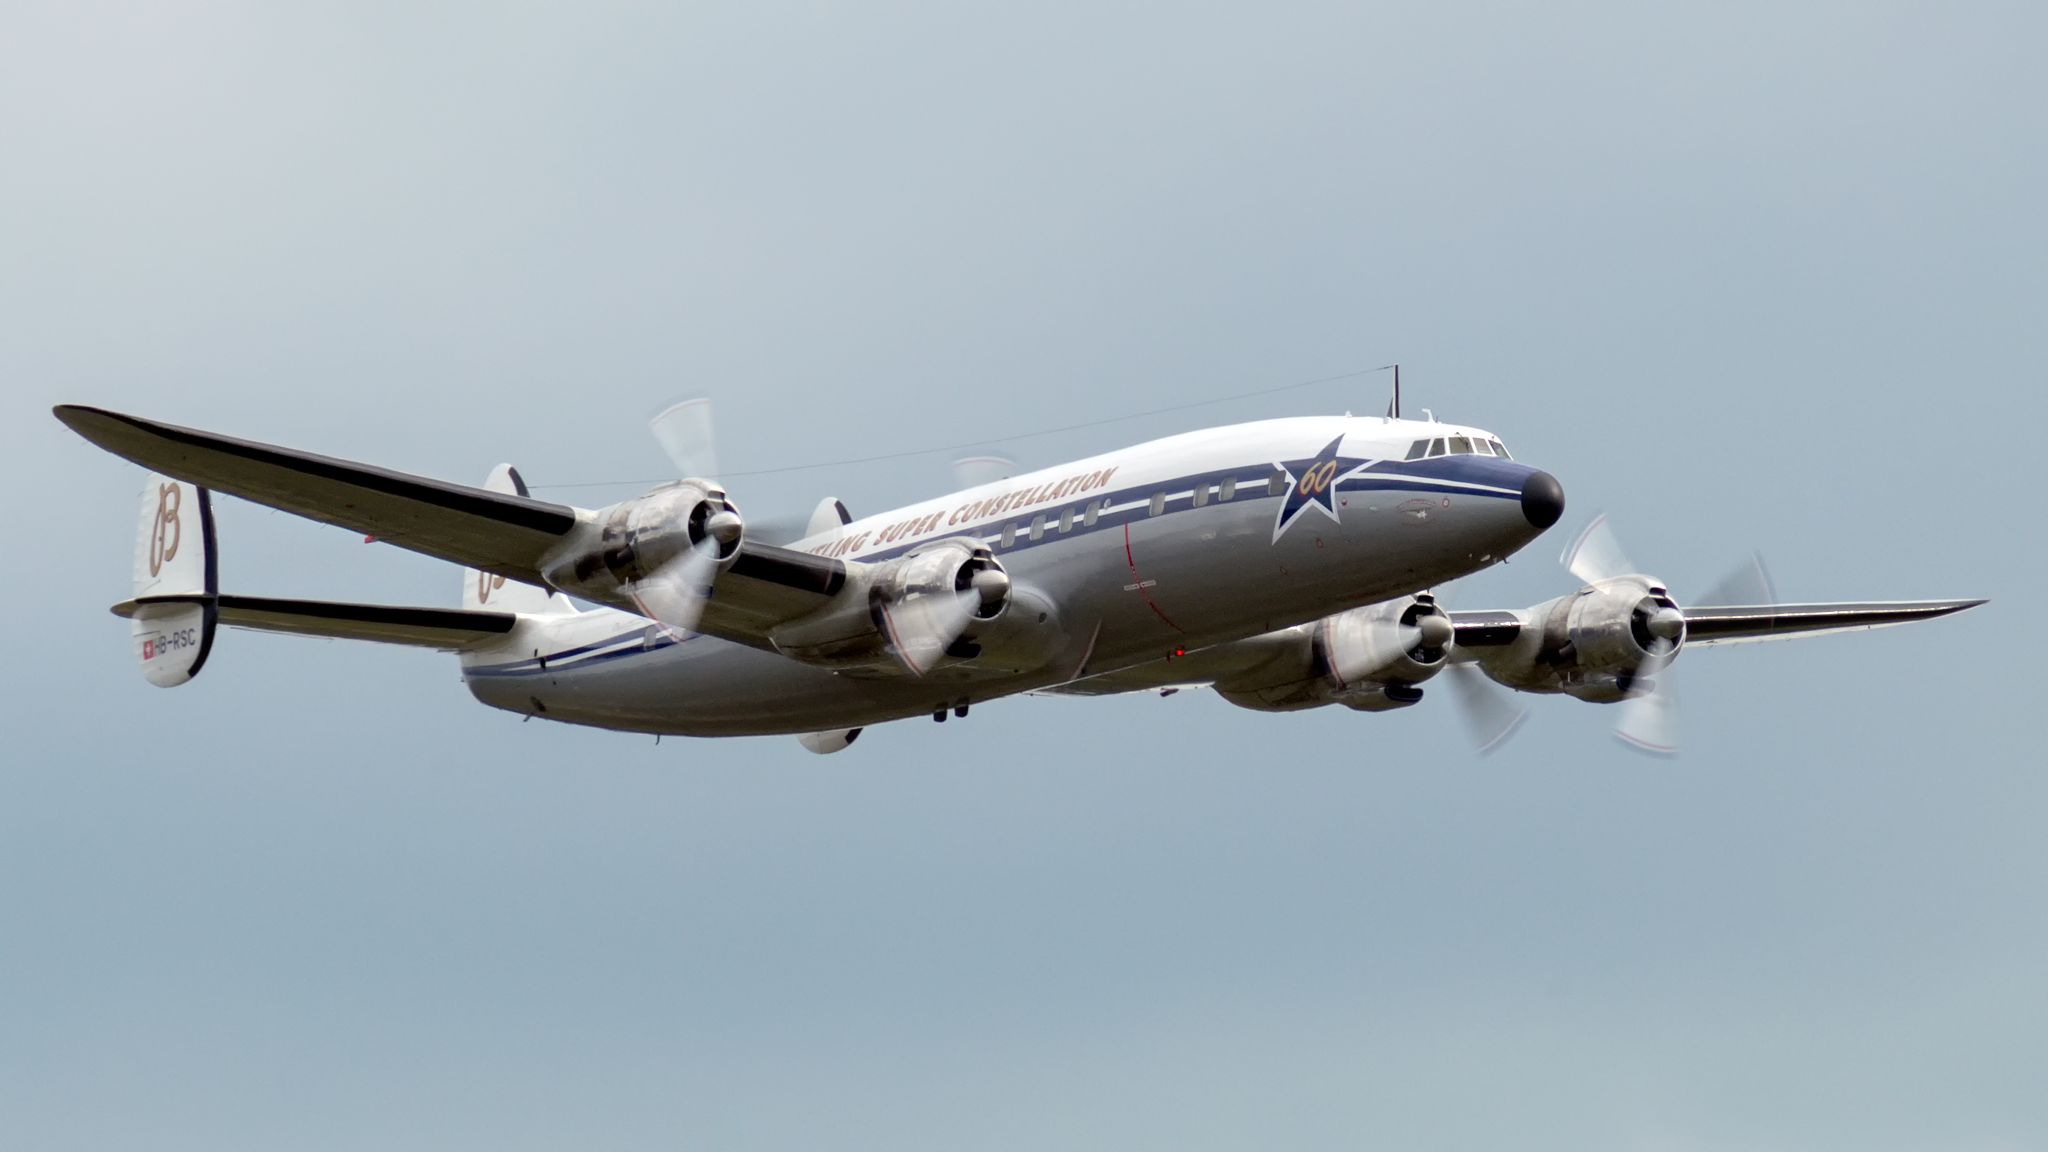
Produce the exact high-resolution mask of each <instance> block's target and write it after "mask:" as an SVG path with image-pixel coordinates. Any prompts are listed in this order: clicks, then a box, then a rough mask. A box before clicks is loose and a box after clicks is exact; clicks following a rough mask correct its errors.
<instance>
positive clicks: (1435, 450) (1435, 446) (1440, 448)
mask: <svg viewBox="0 0 2048 1152" xmlns="http://www.w3.org/2000/svg"><path fill="white" fill-rule="evenodd" d="M1429 454H1430V455H1431V456H1441V455H1443V454H1444V438H1443V437H1441V436H1439V437H1437V438H1436V439H1434V440H1431V441H1430V442H1429Z"/></svg>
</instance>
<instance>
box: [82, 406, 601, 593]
mask: <svg viewBox="0 0 2048 1152" xmlns="http://www.w3.org/2000/svg"><path fill="white" fill-rule="evenodd" d="M55 411H56V414H57V419H59V420H62V421H63V422H64V423H65V424H66V425H67V426H69V427H70V428H71V430H72V431H74V432H76V433H78V434H79V435H80V436H83V437H85V438H86V439H87V440H90V441H92V442H93V443H94V444H97V445H99V446H100V447H102V448H105V449H106V450H107V451H109V452H112V453H113V454H114V455H116V456H123V457H126V458H128V459H130V460H133V461H135V462H136V463H137V464H141V465H142V466H144V467H146V468H152V469H155V470H156V471H158V472H162V473H163V474H164V475H166V476H171V477H175V478H177V479H179V480H184V481H187V482H189V483H192V484H196V485H198V486H200V487H202V488H210V489H212V490H213V491H215V492H225V493H227V494H229V495H231V496H240V497H242V498H243V499H245V500H252V501H254V502H256V503H258V504H262V505H265V506H268V507H271V508H276V509H280V510H282V511H285V512H290V513H292V514H293V515H296V516H304V517H305V518H307V519H308V520H317V521H319V522H320V523H322V524H333V525H336V526H338V527H342V528H347V529H349V530H350V531H352V532H362V533H365V534H367V535H372V536H375V537H376V538H377V539H379V540H382V541H384V542H386V543H390V544H396V545H398V546H399V547H401V548H409V549H411V550H412V551H414V552H424V553H426V554H427V555H429V556H434V557H438V558H440V559H442V560H448V561H451V562H453V563H456V564H460V565H462V566H463V567H465V568H479V569H482V570H484V571H486V572H495V573H497V574H499V575H501V576H504V577H506V578H508V579H512V580H522V581H525V582H526V583H529V584H541V585H545V583H546V582H545V581H544V580H542V579H541V576H540V568H539V565H540V559H541V557H542V556H544V555H545V554H546V553H547V551H548V550H549V549H550V548H553V547H554V546H555V545H556V544H557V543H559V542H560V541H561V539H562V538H563V537H564V536H566V535H568V534H569V533H570V532H572V531H574V530H575V528H576V525H577V515H576V509H574V508H571V507H568V506H567V505H563V504H550V503H548V502H547V501H545V500H535V499H532V498H531V497H527V496H516V495H513V494H511V493H509V492H487V491H485V490H484V489H482V488H471V487H468V486H467V485H462V484H450V483H447V482H446V481H442V480H429V479H427V478H425V477H423V476H410V475H407V474H406V473H404V472H393V471H390V470H388V469H384V468H375V467H371V466H370V465H367V464H356V463H352V462H350V461H347V460H336V459H334V458H332V457H329V456H316V455H314V454H313V453H311V452H298V451H294V450H292V449H289V448H277V447H273V446H271V445H268V444H257V443H254V442H252V441H248V440H237V439H234V438H233V437H230V436H219V435H215V434H214V433H211V432H201V431H198V430H196V429H192V428H180V427H178V426H176V425H174V424H159V423H157V422H156V421H154V420H144V419H142V418H141V417H137V416H125V415H122V414H121V413H119V412H108V411H105V410H104V409H100V408H86V407H81V406H79V405H74V404H63V405H59V406H58V407H57V408H56V410H55Z"/></svg>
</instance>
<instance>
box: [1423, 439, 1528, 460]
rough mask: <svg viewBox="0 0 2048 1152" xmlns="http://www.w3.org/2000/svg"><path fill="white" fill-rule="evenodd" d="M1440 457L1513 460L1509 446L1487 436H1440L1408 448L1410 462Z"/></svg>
mask: <svg viewBox="0 0 2048 1152" xmlns="http://www.w3.org/2000/svg"><path fill="white" fill-rule="evenodd" d="M1438 456H1498V457H1500V458H1501V459H1503V460H1513V459H1514V457H1513V456H1510V455H1508V448H1507V445H1505V444H1502V443H1501V442H1500V441H1498V440H1494V439H1491V438H1489V437H1485V436H1439V437H1437V438H1436V439H1434V440H1417V441H1416V442H1415V443H1413V444H1410V445H1409V446H1408V455H1407V457H1406V459H1409V460H1428V459H1433V458H1435V457H1438Z"/></svg>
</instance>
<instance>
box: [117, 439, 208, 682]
mask: <svg viewBox="0 0 2048 1152" xmlns="http://www.w3.org/2000/svg"><path fill="white" fill-rule="evenodd" d="M219 591H220V556H219V551H218V549H217V548H216V547H215V545H214V539H213V502H212V498H211V496H210V495H209V494H208V492H207V491H206V489H204V488H200V487H197V486H195V485H191V484H187V483H185V482H184V481H182V480H173V479H171V478H170V477H169V476H164V475H161V474H159V473H156V472H152V473H150V474H149V477H148V478H147V479H146V480H144V481H143V485H142V502H141V513H140V516H139V518H138V521H137V524H136V531H135V600H136V601H142V602H143V603H140V604H138V605H137V607H136V608H135V610H134V612H133V613H132V614H131V615H130V616H129V619H130V621H131V623H130V626H129V634H130V635H132V636H133V637H134V638H135V659H136V661H137V662H138V663H140V664H141V666H142V675H143V678H144V679H146V680H148V681H149V682H150V683H151V684H154V685H156V686H157V687H159V688H175V687H177V686H178V685H180V684H183V683H185V682H186V681H187V680H190V679H192V678H193V677H194V676H197V675H199V669H200V668H201V667H202V666H203V665H204V664H205V663H206V654H207V653H208V652H210V651H212V650H213V633H214V630H215V629H216V628H217V627H218V626H219V623H220V618H219V609H218V607H217V605H216V602H215V599H214V598H215V596H216V595H217V594H218V593H219ZM150 601H155V602H150Z"/></svg>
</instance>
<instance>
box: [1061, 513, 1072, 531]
mask: <svg viewBox="0 0 2048 1152" xmlns="http://www.w3.org/2000/svg"><path fill="white" fill-rule="evenodd" d="M1073 529H1074V510H1073V509H1072V508H1062V509H1060V531H1062V532H1071V531H1073Z"/></svg>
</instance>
